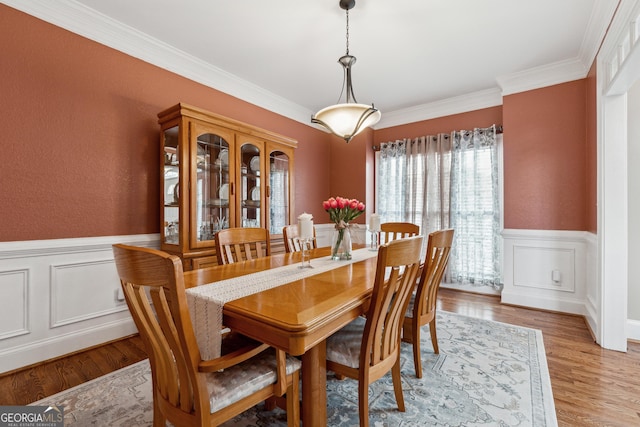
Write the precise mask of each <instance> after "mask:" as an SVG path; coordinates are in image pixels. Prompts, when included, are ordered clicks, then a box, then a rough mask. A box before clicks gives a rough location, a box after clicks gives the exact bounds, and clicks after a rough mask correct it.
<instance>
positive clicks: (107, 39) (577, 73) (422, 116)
mask: <svg viewBox="0 0 640 427" xmlns="http://www.w3.org/2000/svg"><path fill="white" fill-rule="evenodd" d="M3 3H5V4H7V5H8V6H11V7H13V8H15V9H17V10H20V11H22V12H25V13H27V14H29V15H32V16H35V17H37V18H39V19H42V20H44V21H46V22H49V23H51V24H54V25H56V26H59V27H61V28H64V29H66V30H69V31H71V32H73V33H76V34H79V35H81V36H83V37H86V38H88V39H90V40H93V41H96V42H98V43H101V44H103V45H105V46H108V47H111V48H113V49H116V50H118V51H120V52H123V53H125V54H128V55H131V56H133V57H134V58H138V59H141V60H143V61H145V62H148V63H150V64H153V65H156V66H158V67H160V68H163V69H165V70H168V71H171V72H174V73H176V74H178V75H181V76H184V77H187V78H189V79H191V80H193V81H196V82H198V83H201V84H203V85H206V86H208V87H211V88H213V89H216V90H219V91H221V92H224V93H227V94H229V95H232V96H234V97H237V98H239V99H241V100H243V101H246V102H248V103H251V104H254V105H257V106H259V107H261V108H264V109H267V110H269V111H272V112H274V113H277V114H280V115H282V116H284V117H288V118H290V119H292V120H295V121H297V122H300V123H302V124H305V125H308V126H313V127H316V128H317V129H321V128H320V127H318V126H316V125H313V124H311V122H310V118H311V115H312V114H313V113H314V111H311V110H309V109H307V108H305V107H302V106H300V105H299V104H296V103H293V102H291V101H289V100H287V99H285V98H283V97H281V96H279V95H277V94H274V93H273V92H270V91H268V90H266V89H264V88H262V87H260V86H257V85H255V84H253V83H251V82H248V81H246V80H243V79H241V78H239V77H237V76H235V75H233V74H230V73H228V72H226V71H224V70H222V69H220V68H218V67H216V66H213V65H211V64H209V63H206V62H204V61H202V60H200V59H198V58H196V57H194V56H193V55H189V54H187V53H185V52H183V51H181V50H178V49H176V48H174V47H172V46H170V45H168V44H166V43H164V42H162V41H160V40H158V39H156V38H154V37H151V36H149V35H148V34H145V33H143V32H141V31H138V30H136V29H135V28H132V27H130V26H128V25H125V24H123V23H121V22H118V21H116V20H114V19H112V18H110V17H108V16H106V15H104V14H102V13H100V12H97V11H95V10H94V9H91V8H89V7H87V6H85V5H83V4H81V3H78V2H77V1H73V0H56V1H43V0H3ZM603 3H604V4H603ZM615 4H616V1H613V0H608V1H598V2H595V4H594V8H593V10H592V13H591V17H590V20H589V24H588V27H587V30H586V31H585V37H584V39H583V41H582V46H581V48H580V52H579V57H577V58H575V59H571V60H566V61H560V62H556V63H552V64H547V65H544V66H541V67H536V68H532V69H529V70H524V71H520V72H516V73H513V74H509V75H504V76H500V77H498V78H497V79H496V83H497V85H498V86H499V88H496V87H494V88H490V89H486V90H483V91H479V92H474V93H469V94H465V95H462V96H457V97H453V98H449V99H443V100H439V101H435V102H432V103H428V104H423V105H418V106H415V107H411V108H407V109H401V110H396V111H385V112H383V115H382V120H380V122H379V123H378V124H377V126H375V127H374V129H383V128H386V127H391V126H398V125H402V124H407V123H413V122H417V121H422V120H428V119H432V118H435V117H442V116H447V115H451V114H459V113H463V112H467V111H473V110H478V109H483V108H489V107H493V106H497V105H502V98H501V97H502V96H503V95H507V94H513V93H516V92H522V91H525V90H532V89H537V88H541V87H544V86H549V85H552V84H559V83H564V82H568V81H572V80H577V79H581V78H584V77H585V76H586V75H587V72H588V71H589V70H588V67H589V65H590V64H591V63H592V61H593V57H594V55H595V53H596V52H597V50H598V47H599V41H600V40H601V38H602V35H603V34H604V31H605V30H606V28H607V25H608V24H609V20H610V16H611V15H612V14H613V10H614V8H615ZM500 91H502V94H500Z"/></svg>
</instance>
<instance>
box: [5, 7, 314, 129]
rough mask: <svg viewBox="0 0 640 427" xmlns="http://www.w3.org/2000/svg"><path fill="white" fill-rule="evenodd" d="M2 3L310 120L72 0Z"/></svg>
mask: <svg viewBox="0 0 640 427" xmlns="http://www.w3.org/2000/svg"><path fill="white" fill-rule="evenodd" d="M2 2H3V3H5V4H6V5H8V6H10V7H13V8H14V9H17V10H20V11H22V12H24V13H27V14H29V15H32V16H35V17H36V18H39V19H42V20H43V21H46V22H49V23H51V24H53V25H56V26H58V27H61V28H64V29H65V30H68V31H71V32H72V33H75V34H78V35H80V36H83V37H85V38H88V39H90V40H93V41H95V42H98V43H100V44H103V45H105V46H107V47H110V48H113V49H116V50H118V51H120V52H123V53H125V54H127V55H130V56H132V57H134V58H138V59H140V60H143V61H145V62H148V63H150V64H152V65H155V66H158V67H160V68H163V69H165V70H168V71H171V72H173V73H176V74H178V75H180V76H183V77H186V78H188V79H191V80H193V81H196V82H198V83H201V84H203V85H206V86H208V87H211V88H214V89H216V90H219V91H221V92H224V93H227V94H229V95H232V96H234V97H236V98H239V99H242V100H243V101H246V102H249V103H251V104H254V105H257V106H259V107H262V108H264V109H267V110H269V111H273V112H275V113H278V114H281V115H283V116H285V117H289V118H291V119H293V120H296V121H299V122H301V123H304V124H309V122H310V117H311V115H312V114H313V112H312V111H311V110H308V109H306V108H304V107H301V106H300V105H298V104H295V103H293V102H291V101H289V100H287V99H285V98H283V97H281V96H278V95H276V94H274V93H272V92H270V91H268V90H266V89H264V88H262V87H260V86H257V85H255V84H253V83H250V82H248V81H246V80H243V79H240V78H238V77H237V76H235V75H233V74H231V73H228V72H226V71H224V70H222V69H220V68H218V67H215V66H213V65H211V64H208V63H206V62H204V61H202V60H200V59H198V58H196V57H194V56H192V55H189V54H187V53H185V52H183V51H181V50H178V49H176V48H174V47H172V46H170V45H168V44H166V43H163V42H161V41H160V40H158V39H156V38H153V37H151V36H149V35H147V34H145V33H143V32H141V31H138V30H136V29H135V28H132V27H130V26H128V25H125V24H123V23H121V22H118V21H116V20H114V19H112V18H110V17H108V16H106V15H104V14H101V13H99V12H97V11H95V10H93V9H91V8H88V7H86V6H84V5H82V4H80V3H78V2H75V1H73V0H56V1H47V0H2Z"/></svg>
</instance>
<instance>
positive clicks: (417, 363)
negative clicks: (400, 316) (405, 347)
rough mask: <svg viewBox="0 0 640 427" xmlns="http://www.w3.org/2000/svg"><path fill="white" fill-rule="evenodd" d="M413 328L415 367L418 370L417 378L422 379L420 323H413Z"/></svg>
mask: <svg viewBox="0 0 640 427" xmlns="http://www.w3.org/2000/svg"><path fill="white" fill-rule="evenodd" d="M411 328H412V329H413V331H412V332H413V336H412V337H411V338H412V343H413V366H414V367H415V370H416V377H417V378H422V356H420V325H418V322H417V321H415V322H412V325H411Z"/></svg>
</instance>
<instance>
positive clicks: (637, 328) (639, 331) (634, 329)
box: [627, 319, 640, 341]
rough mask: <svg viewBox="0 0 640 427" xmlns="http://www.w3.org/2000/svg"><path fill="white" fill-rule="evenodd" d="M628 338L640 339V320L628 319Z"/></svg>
mask: <svg viewBox="0 0 640 427" xmlns="http://www.w3.org/2000/svg"><path fill="white" fill-rule="evenodd" d="M627 339H630V340H634V341H640V320H632V319H629V320H627Z"/></svg>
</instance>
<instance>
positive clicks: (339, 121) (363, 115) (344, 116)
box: [311, 103, 382, 142]
mask: <svg viewBox="0 0 640 427" xmlns="http://www.w3.org/2000/svg"><path fill="white" fill-rule="evenodd" d="M381 116H382V114H381V113H380V111H379V110H378V109H376V108H374V107H373V106H372V105H367V104H355V103H346V104H336V105H330V106H328V107H326V108H323V109H322V110H320V111H318V112H317V113H316V114H315V116H314V117H312V118H311V122H313V123H317V124H320V125H322V126H324V127H325V128H327V129H328V130H329V131H330V132H331V133H333V134H335V135H337V136H339V137H340V138H343V139H344V140H345V141H347V142H349V141H350V140H351V138H353V137H354V136H356V135H357V134H359V133H360V132H362V130H363V129H365V128H367V127H369V126H373V125H375V124H376V123H378V121H380V117H381Z"/></svg>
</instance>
